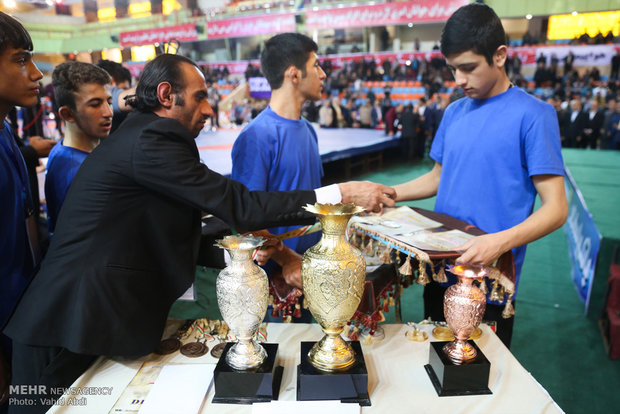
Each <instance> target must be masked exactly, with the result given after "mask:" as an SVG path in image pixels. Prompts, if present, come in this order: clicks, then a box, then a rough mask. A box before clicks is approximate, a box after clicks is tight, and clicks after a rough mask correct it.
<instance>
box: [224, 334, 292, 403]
mask: <svg viewBox="0 0 620 414" xmlns="http://www.w3.org/2000/svg"><path fill="white" fill-rule="evenodd" d="M233 345H234V344H233V343H231V342H229V343H228V344H226V348H224V352H223V353H222V356H221V357H220V360H219V361H218V363H217V365H216V366H215V370H214V371H213V381H214V383H215V396H214V397H213V403H217V404H252V403H255V402H269V401H271V400H277V399H278V394H279V393H280V382H281V381H282V372H283V371H284V368H283V367H282V366H280V365H278V358H277V354H278V344H265V343H262V344H261V345H262V346H263V348H265V351H267V357H266V358H265V360H264V361H263V363H262V364H261V365H260V366H259V367H256V368H252V369H248V370H245V371H241V370H236V369H234V368H232V367H231V366H229V365H228V364H227V363H226V354H227V353H228V350H229V349H230V347H232V346H233Z"/></svg>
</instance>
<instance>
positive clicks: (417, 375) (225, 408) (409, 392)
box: [49, 323, 562, 414]
mask: <svg viewBox="0 0 620 414" xmlns="http://www.w3.org/2000/svg"><path fill="white" fill-rule="evenodd" d="M380 326H381V327H382V328H383V329H384V331H385V339H383V340H381V341H372V342H371V343H370V344H368V345H363V344H362V349H363V352H364V357H365V360H366V366H367V369H368V382H369V384H368V389H369V393H370V399H371V402H372V406H370V407H362V408H361V412H362V413H364V414H366V413H386V414H395V413H414V412H415V413H468V414H469V413H502V414H508V413H528V414H534V413H558V412H560V413H561V412H562V410H561V409H560V407H559V406H558V405H557V404H555V402H554V401H553V399H552V398H551V397H550V396H549V394H548V393H547V391H546V390H545V389H544V388H543V387H542V386H541V385H540V384H539V383H538V382H537V381H536V380H535V379H534V377H532V376H531V375H530V373H529V372H527V371H526V370H525V369H524V368H523V367H522V366H521V364H519V362H518V361H517V360H516V358H515V357H514V356H513V355H512V354H511V353H510V351H509V350H508V349H507V348H506V347H505V346H504V345H503V343H502V342H501V341H500V340H499V338H498V337H497V336H496V335H495V333H494V332H493V331H491V329H490V328H489V327H487V326H486V325H481V329H482V332H483V335H482V337H481V338H479V339H477V340H476V343H477V345H478V346H479V347H480V349H482V351H483V352H484V354H485V356H486V357H487V359H488V360H489V361H490V362H491V372H490V375H489V388H490V389H491V391H492V392H493V394H492V395H476V396H460V397H438V396H437V393H436V392H435V389H434V387H433V385H432V384H431V381H430V379H429V378H428V375H427V373H426V371H425V369H424V365H425V364H427V363H428V356H429V346H430V345H429V344H430V342H429V340H427V341H425V342H412V341H409V340H407V338H406V337H405V333H406V332H407V331H408V330H410V329H411V328H410V327H409V326H407V325H380ZM420 328H421V329H424V330H425V331H426V332H427V333H428V336H429V338H430V340H433V341H434V339H433V337H432V335H431V331H432V328H433V326H431V325H420ZM321 337H322V332H321V329H320V327H319V325H317V324H280V323H272V324H269V325H268V328H267V340H268V342H270V343H278V344H279V349H278V354H279V360H280V364H281V365H282V366H283V367H284V373H283V377H282V385H281V389H280V396H279V400H280V401H294V400H295V397H296V382H297V381H296V367H297V365H298V364H299V361H300V356H299V343H300V342H301V341H318V340H319V339H320V338H321ZM214 344H215V342H209V343H208V345H209V347H212V346H213V345H214ZM216 362H217V360H216V359H215V358H213V357H212V356H211V355H210V354H207V355H204V356H202V357H200V358H187V357H185V356H183V355H181V354H180V353H179V352H176V353H174V354H171V355H167V356H159V355H155V354H151V355H149V356H147V357H143V358H139V359H135V360H126V359H120V358H119V359H109V358H100V359H99V360H97V362H96V363H95V364H94V365H93V366H92V367H91V368H90V369H89V370H88V371H87V372H85V373H84V375H82V377H80V378H79V379H78V380H77V381H76V382H75V383H74V384H73V386H74V387H112V388H111V392H110V394H109V395H88V396H87V397H86V398H87V401H86V405H84V406H66V405H65V406H56V407H53V408H52V409H51V410H50V411H49V412H50V413H57V414H73V413H77V414H81V413H109V412H110V410H111V409H112V407H113V406H114V404H115V403H116V401H117V400H118V398H119V396H120V394H121V393H122V391H123V390H124V389H125V387H126V386H127V384H129V382H131V380H132V379H133V377H134V376H135V374H136V373H137V372H138V370H139V369H140V367H141V366H142V365H143V364H147V365H166V364H196V363H199V364H215V363H216ZM108 389H109V388H108ZM213 394H214V387H213V386H211V387H210V389H209V392H208V393H207V396H206V399H205V402H204V404H203V406H202V409H201V411H200V412H201V413H213V412H216V413H218V414H225V413H235V414H237V413H248V414H249V413H251V412H252V408H251V406H249V405H228V404H212V403H211V400H212V399H213ZM146 398H148V395H147V397H146ZM183 414H190V413H183ZM322 414H325V413H322Z"/></svg>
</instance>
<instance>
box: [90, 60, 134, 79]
mask: <svg viewBox="0 0 620 414" xmlns="http://www.w3.org/2000/svg"><path fill="white" fill-rule="evenodd" d="M97 66H99V67H100V68H101V69H103V70H105V71H106V72H108V73H109V74H110V76H112V79H113V80H114V83H116V84H117V85H118V84H119V83H123V82H125V81H129V83H131V72H129V69H127V68H126V67H124V66H123V65H121V64H120V63H117V62H113V61H111V60H105V59H100V60H99V62H97Z"/></svg>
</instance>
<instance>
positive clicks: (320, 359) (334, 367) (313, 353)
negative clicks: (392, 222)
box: [297, 203, 370, 405]
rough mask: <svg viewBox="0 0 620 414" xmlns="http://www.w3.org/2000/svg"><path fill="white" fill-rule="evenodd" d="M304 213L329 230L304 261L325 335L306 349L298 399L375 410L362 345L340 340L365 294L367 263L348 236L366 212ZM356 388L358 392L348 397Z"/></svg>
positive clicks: (335, 207) (351, 208)
mask: <svg viewBox="0 0 620 414" xmlns="http://www.w3.org/2000/svg"><path fill="white" fill-rule="evenodd" d="M304 209H305V210H306V211H309V212H311V213H313V214H315V215H316V216H317V217H318V219H319V220H320V222H321V225H322V229H323V234H322V236H321V240H320V241H319V242H318V243H317V244H315V245H314V246H312V247H311V248H310V249H308V250H306V252H305V253H304V255H303V259H302V262H301V278H302V283H303V289H304V295H305V299H306V301H307V303H308V304H309V307H310V312H312V315H313V316H314V318H315V319H316V320H317V322H318V323H319V324H320V325H321V328H322V329H323V332H324V333H325V335H324V336H323V338H322V339H321V340H320V341H319V342H317V343H312V342H302V344H301V364H300V365H299V367H298V388H297V399H298V400H321V399H323V400H325V399H339V400H349V401H352V402H358V403H359V404H361V405H370V399H369V397H368V372H367V371H366V365H365V363H364V358H363V354H362V351H361V347H360V345H359V342H352V343H348V342H347V341H345V340H344V339H343V338H342V337H341V336H340V333H341V332H342V330H343V328H344V326H345V325H346V324H347V322H348V321H349V320H350V319H351V317H352V316H353V314H354V313H355V311H356V310H357V308H358V306H359V304H360V301H361V299H362V294H363V293H364V282H365V279H366V262H365V260H364V257H363V256H362V253H361V252H360V251H359V250H358V249H356V248H355V247H353V246H351V244H349V242H348V240H347V238H346V235H345V232H346V228H347V224H348V223H349V220H350V219H351V217H353V216H354V215H355V214H358V213H360V212H362V211H363V210H364V209H363V208H361V207H358V206H356V205H355V204H318V203H316V204H314V205H307V206H306V207H304ZM308 349H309V350H308ZM351 383H354V384H356V387H355V388H356V389H355V390H352V391H351V394H343V391H342V390H344V389H347V388H348V389H351V386H350V384H351ZM340 384H342V385H340ZM347 384H348V387H347Z"/></svg>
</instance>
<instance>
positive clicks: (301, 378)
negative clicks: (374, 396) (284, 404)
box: [297, 341, 370, 407]
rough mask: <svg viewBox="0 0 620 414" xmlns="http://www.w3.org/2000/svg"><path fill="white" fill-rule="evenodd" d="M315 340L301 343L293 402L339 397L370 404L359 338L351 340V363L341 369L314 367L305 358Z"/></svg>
mask: <svg viewBox="0 0 620 414" xmlns="http://www.w3.org/2000/svg"><path fill="white" fill-rule="evenodd" d="M315 343H316V342H302V343H301V364H299V365H297V401H313V400H340V401H341V402H343V403H356V404H359V405H361V406H364V407H368V406H370V396H369V395H368V371H367V370H366V363H365V362H364V354H363V353H362V347H361V346H360V343H359V341H351V342H350V344H351V346H352V347H353V350H354V351H355V363H354V364H353V365H352V366H351V367H350V368H349V369H348V370H346V371H344V372H326V371H321V370H319V369H316V368H315V367H314V365H312V364H311V363H310V361H309V360H308V352H310V349H311V348H312V347H313V346H314V344H315Z"/></svg>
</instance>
